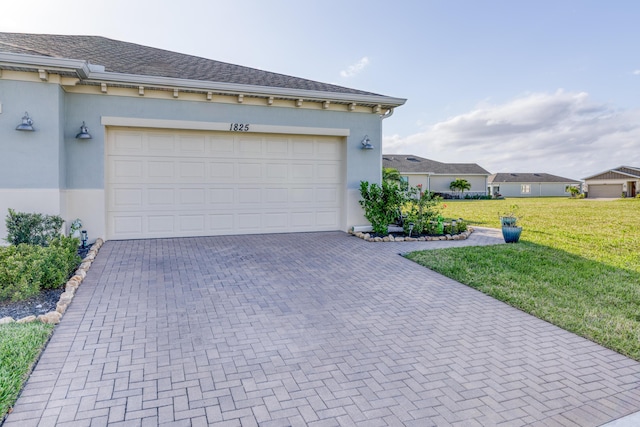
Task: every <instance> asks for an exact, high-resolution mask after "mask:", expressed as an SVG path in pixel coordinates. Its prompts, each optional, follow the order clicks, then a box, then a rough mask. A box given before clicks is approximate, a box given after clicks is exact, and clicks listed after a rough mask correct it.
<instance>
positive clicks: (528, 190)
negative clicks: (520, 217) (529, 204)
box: [520, 184, 531, 194]
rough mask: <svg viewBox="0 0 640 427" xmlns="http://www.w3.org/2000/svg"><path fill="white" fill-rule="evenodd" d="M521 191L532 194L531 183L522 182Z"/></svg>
mask: <svg viewBox="0 0 640 427" xmlns="http://www.w3.org/2000/svg"><path fill="white" fill-rule="evenodd" d="M520 193H522V194H530V193H531V185H530V184H522V185H521V186H520Z"/></svg>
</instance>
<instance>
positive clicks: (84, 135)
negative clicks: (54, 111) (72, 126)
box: [76, 122, 91, 139]
mask: <svg viewBox="0 0 640 427" xmlns="http://www.w3.org/2000/svg"><path fill="white" fill-rule="evenodd" d="M76 139H91V134H90V133H89V129H87V126H86V125H85V124H84V122H82V126H80V133H79V134H77V135H76Z"/></svg>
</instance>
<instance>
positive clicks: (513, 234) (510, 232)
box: [502, 227, 522, 243]
mask: <svg viewBox="0 0 640 427" xmlns="http://www.w3.org/2000/svg"><path fill="white" fill-rule="evenodd" d="M520 233H522V227H502V237H504V241H505V243H518V240H520Z"/></svg>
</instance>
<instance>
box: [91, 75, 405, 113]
mask: <svg viewBox="0 0 640 427" xmlns="http://www.w3.org/2000/svg"><path fill="white" fill-rule="evenodd" d="M87 80H89V81H92V80H94V81H100V82H113V83H129V84H139V85H143V86H144V85H149V86H168V87H185V88H190V89H200V90H210V91H216V92H228V93H234V94H236V93H238V94H239V93H242V94H244V95H247V96H249V95H252V96H282V97H287V98H304V99H306V100H318V101H336V102H356V103H358V104H370V105H381V106H383V107H387V108H394V107H399V106H401V105H403V104H404V103H405V102H406V101H407V100H406V99H403V98H392V97H388V96H382V95H361V94H351V93H340V92H325V91H316V90H306V89H290V88H280V87H272V86H258V85H247V84H238V83H224V82H212V81H205V80H190V79H176V78H173V77H160V76H147V75H140V74H124V73H110V72H90V73H89V77H88V79H87Z"/></svg>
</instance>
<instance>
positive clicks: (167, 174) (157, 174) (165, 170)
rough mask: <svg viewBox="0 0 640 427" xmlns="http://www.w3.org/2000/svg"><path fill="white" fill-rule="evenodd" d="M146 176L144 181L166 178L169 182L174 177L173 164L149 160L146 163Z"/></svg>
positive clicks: (168, 161) (166, 161)
mask: <svg viewBox="0 0 640 427" xmlns="http://www.w3.org/2000/svg"><path fill="white" fill-rule="evenodd" d="M146 163H147V167H146V171H147V175H146V178H147V179H145V181H146V182H152V181H153V180H157V179H158V178H160V179H162V178H168V179H169V180H170V181H172V180H173V178H175V176H176V172H175V164H174V162H173V161H170V160H155V159H153V160H152V159H150V160H147V161H146Z"/></svg>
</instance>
